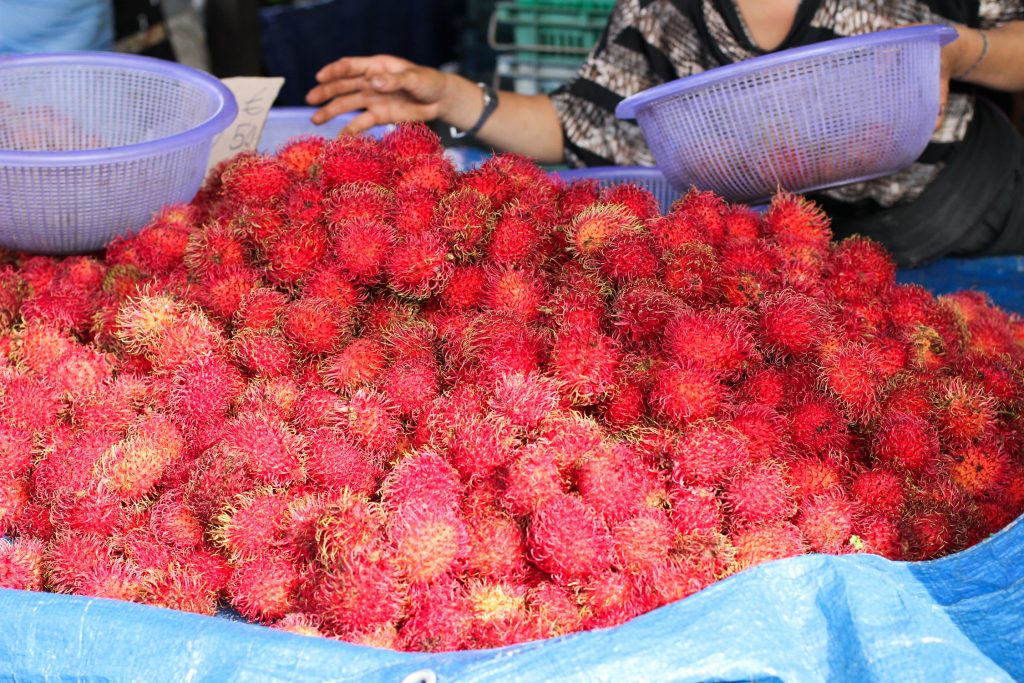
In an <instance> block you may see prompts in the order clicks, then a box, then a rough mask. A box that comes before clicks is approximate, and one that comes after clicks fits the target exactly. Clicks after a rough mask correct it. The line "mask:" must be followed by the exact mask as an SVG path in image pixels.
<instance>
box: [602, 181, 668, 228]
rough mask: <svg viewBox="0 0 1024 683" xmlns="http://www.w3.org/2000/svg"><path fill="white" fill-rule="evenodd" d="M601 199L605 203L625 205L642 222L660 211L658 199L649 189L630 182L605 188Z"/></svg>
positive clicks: (654, 216) (655, 215)
mask: <svg viewBox="0 0 1024 683" xmlns="http://www.w3.org/2000/svg"><path fill="white" fill-rule="evenodd" d="M601 201H602V202H604V203H605V204H618V205H620V206H623V207H625V208H626V210H627V211H629V212H630V213H631V214H633V216H635V217H636V219H637V220H638V221H640V222H642V223H644V222H647V221H648V220H650V219H652V218H656V217H657V216H658V215H659V214H660V213H661V208H660V206H659V205H658V200H657V198H655V196H654V195H653V194H652V193H651V191H650V190H648V189H647V188H645V187H641V186H639V185H634V184H632V183H622V184H620V185H615V186H613V187H609V188H606V189H605V190H604V191H603V192H602V193H601Z"/></svg>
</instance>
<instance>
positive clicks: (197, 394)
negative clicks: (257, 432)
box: [170, 353, 244, 427]
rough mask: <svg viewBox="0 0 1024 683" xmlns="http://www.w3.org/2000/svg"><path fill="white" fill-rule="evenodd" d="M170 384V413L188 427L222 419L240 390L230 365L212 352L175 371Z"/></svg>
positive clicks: (239, 379) (240, 378) (235, 373)
mask: <svg viewBox="0 0 1024 683" xmlns="http://www.w3.org/2000/svg"><path fill="white" fill-rule="evenodd" d="M172 382H173V384H172V386H171V391H170V408H171V411H172V412H173V414H174V416H175V417H176V418H177V419H178V420H179V422H181V424H183V425H186V426H188V427H193V426H201V425H208V424H211V423H213V422H216V421H218V420H220V419H223V418H224V417H225V416H226V415H227V412H228V409H229V408H230V406H231V402H232V401H233V400H234V399H235V397H236V396H237V395H238V394H239V393H240V392H241V390H242V388H243V387H244V382H243V380H242V377H241V375H240V374H239V372H238V370H237V369H236V368H235V367H234V365H232V364H231V363H229V362H227V361H226V360H225V359H224V358H222V357H220V356H219V355H217V354H212V353H210V354H205V355H201V356H196V357H194V358H192V359H191V360H189V361H186V362H185V363H184V364H183V365H181V366H180V367H179V368H178V369H177V370H176V371H175V373H174V376H173V379H172Z"/></svg>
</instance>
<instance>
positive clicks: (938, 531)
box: [901, 510, 956, 561]
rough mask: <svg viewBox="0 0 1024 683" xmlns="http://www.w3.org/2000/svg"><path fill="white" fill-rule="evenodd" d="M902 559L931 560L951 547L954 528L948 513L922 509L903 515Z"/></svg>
mask: <svg viewBox="0 0 1024 683" xmlns="http://www.w3.org/2000/svg"><path fill="white" fill-rule="evenodd" d="M901 531H902V536H903V544H904V548H905V550H904V553H903V559H906V560H910V561H921V560H931V559H934V558H936V557H939V556H940V555H942V554H944V553H945V552H947V551H948V550H949V549H950V548H951V547H953V545H954V543H955V541H956V538H955V535H956V530H955V528H954V525H953V521H952V520H951V519H950V517H949V515H947V514H946V513H945V512H942V511H941V510H923V511H920V512H918V513H917V514H911V515H908V516H906V517H904V524H903V527H902V529H901Z"/></svg>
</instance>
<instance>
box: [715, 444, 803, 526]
mask: <svg viewBox="0 0 1024 683" xmlns="http://www.w3.org/2000/svg"><path fill="white" fill-rule="evenodd" d="M722 496H723V498H724V500H725V506H726V509H727V510H728V512H729V521H730V522H731V523H732V524H733V526H734V527H737V528H739V527H745V526H759V525H762V524H770V523H775V522H780V521H783V520H786V519H789V518H790V517H792V516H793V514H794V513H795V512H796V503H795V502H794V501H793V494H792V489H791V488H790V484H789V482H788V481H787V480H786V471H785V467H784V466H783V465H782V464H781V463H778V462H773V461H763V462H759V463H757V464H754V465H750V466H748V467H746V468H743V469H741V470H739V471H738V472H736V473H735V474H733V475H732V476H731V477H730V478H729V480H728V481H727V482H726V483H725V488H724V491H723V494H722Z"/></svg>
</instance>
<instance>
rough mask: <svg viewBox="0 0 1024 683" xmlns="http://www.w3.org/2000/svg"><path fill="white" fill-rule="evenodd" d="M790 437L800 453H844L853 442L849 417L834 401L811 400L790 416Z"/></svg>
mask: <svg viewBox="0 0 1024 683" xmlns="http://www.w3.org/2000/svg"><path fill="white" fill-rule="evenodd" d="M789 419H790V438H791V439H792V441H793V446H794V447H795V449H796V453H797V454H810V455H816V456H826V455H828V454H829V453H832V452H838V453H842V452H845V451H846V450H847V447H848V445H849V443H850V431H849V425H848V423H847V419H846V417H845V416H844V415H843V413H842V411H841V410H840V409H839V408H838V406H837V405H836V404H835V402H834V401H832V400H831V399H826V398H821V399H818V400H813V399H812V400H808V401H805V402H804V403H801V404H799V405H797V406H795V407H794V408H793V409H792V410H791V411H790V413H789Z"/></svg>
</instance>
